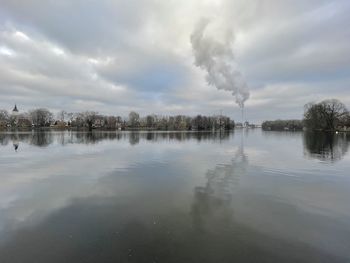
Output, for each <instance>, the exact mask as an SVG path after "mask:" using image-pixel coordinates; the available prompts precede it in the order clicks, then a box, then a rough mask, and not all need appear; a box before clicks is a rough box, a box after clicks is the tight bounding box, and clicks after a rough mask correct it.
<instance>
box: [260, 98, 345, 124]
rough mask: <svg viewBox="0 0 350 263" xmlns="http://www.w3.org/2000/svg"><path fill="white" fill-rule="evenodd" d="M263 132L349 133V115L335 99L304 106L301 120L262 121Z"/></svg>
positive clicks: (343, 106)
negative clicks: (338, 131) (304, 130)
mask: <svg viewBox="0 0 350 263" xmlns="http://www.w3.org/2000/svg"><path fill="white" fill-rule="evenodd" d="M262 128H263V129H264V130H302V129H304V128H305V129H307V130H310V131H336V130H340V131H350V114H349V111H348V109H347V108H346V106H345V105H344V104H343V103H342V102H340V101H339V100H336V99H330V100H324V101H321V102H319V103H308V104H306V105H305V106H304V118H303V120H275V121H264V122H263V123H262Z"/></svg>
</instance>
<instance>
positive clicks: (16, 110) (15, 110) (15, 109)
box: [12, 104, 18, 112]
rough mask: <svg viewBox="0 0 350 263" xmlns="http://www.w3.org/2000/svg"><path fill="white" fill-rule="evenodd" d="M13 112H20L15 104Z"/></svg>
mask: <svg viewBox="0 0 350 263" xmlns="http://www.w3.org/2000/svg"><path fill="white" fill-rule="evenodd" d="M12 112H18V109H17V105H16V104H15V107H14V108H13V110H12Z"/></svg>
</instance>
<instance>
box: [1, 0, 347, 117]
mask: <svg viewBox="0 0 350 263" xmlns="http://www.w3.org/2000/svg"><path fill="white" fill-rule="evenodd" d="M349 11H350V4H349V2H348V1H346V0H335V1H323V0H321V1H319V0H310V1H295V0H294V1H292V0H286V1H273V0H264V1H254V2H247V1H244V0H235V1H230V0H221V1H213V2H211V1H201V0H193V1H187V0H178V1H157V0H131V1H122V0H115V1H112V0H101V1H97V0H91V1H83V0H77V1H68V0H61V1H39V0H28V1H21V0H2V1H1V10H0V93H1V96H0V108H7V109H9V108H10V107H12V104H14V103H18V104H20V105H19V106H20V108H22V109H29V108H32V107H36V106H41V107H48V108H51V109H54V110H56V109H60V107H61V108H65V109H66V110H72V111H78V110H98V111H100V112H103V113H109V114H121V115H123V114H127V112H128V111H129V110H138V111H140V112H141V113H142V114H147V113H160V114H177V113H186V114H190V115H193V114H197V113H203V114H214V113H217V112H218V111H219V110H220V109H223V110H224V112H226V113H227V114H230V115H231V116H232V117H234V118H236V119H238V120H239V119H240V113H239V110H238V107H237V106H235V105H234V101H233V99H232V97H231V96H227V94H225V93H223V92H220V91H216V90H215V89H213V90H211V89H210V88H209V87H208V86H207V84H206V83H205V76H204V75H203V74H202V73H201V72H200V71H199V70H198V69H196V68H195V66H194V57H193V54H192V50H191V45H190V34H191V32H192V31H193V29H194V26H195V24H196V23H197V22H198V20H199V19H200V18H201V17H203V16H204V17H211V18H212V19H214V20H215V19H217V20H218V21H219V22H220V23H222V25H223V27H232V28H233V30H234V33H235V36H236V39H235V41H234V43H233V46H232V48H233V50H234V53H235V54H236V60H237V63H238V65H239V67H240V69H242V73H243V75H244V76H245V78H246V80H247V83H248V85H249V86H250V87H251V98H250V100H249V101H247V107H246V112H247V118H249V119H250V120H253V121H261V120H264V119H267V118H277V117H279V118H283V116H281V115H282V114H283V115H284V116H285V117H286V118H287V117H288V118H300V117H301V114H302V110H303V105H304V103H307V102H308V101H309V100H313V99H314V98H316V99H322V98H326V97H336V98H339V99H341V100H343V101H344V102H345V103H346V104H347V105H348V106H349V103H350V99H349V97H350V95H349V83H350V80H349V77H348V76H349V72H350V62H349V61H350V48H349V47H348V46H349V45H348V43H349V41H350V28H349V27H348V26H347V25H348V24H349V23H350V18H349V16H348V13H349ZM16 31H17V36H16ZM218 31H220V30H218ZM217 33H220V32H217ZM25 35H27V37H28V39H25ZM214 37H215V36H214ZM286 98H288V101H286ZM280 109H283V111H281V110H280Z"/></svg>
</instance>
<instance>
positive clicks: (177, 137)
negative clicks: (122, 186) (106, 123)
mask: <svg viewBox="0 0 350 263" xmlns="http://www.w3.org/2000/svg"><path fill="white" fill-rule="evenodd" d="M230 134H232V133H230V132H171V131H170V132H157V131H149V132H144V131H131V132H119V131H92V132H79V131H33V132H14V133H0V145H2V146H6V145H7V144H9V143H11V141H12V143H13V144H14V145H15V144H16V145H19V143H20V142H23V143H26V144H30V145H34V146H39V147H46V146H49V145H51V144H52V143H54V142H56V143H58V144H61V145H63V146H64V145H69V144H96V143H99V142H102V141H108V140H110V141H112V140H118V141H119V140H126V141H128V142H129V144H130V145H137V144H139V143H140V142H141V141H153V142H157V141H188V140H193V139H195V140H197V141H198V142H200V141H209V140H211V141H216V140H220V141H223V140H227V139H229V136H230ZM17 148H18V147H17Z"/></svg>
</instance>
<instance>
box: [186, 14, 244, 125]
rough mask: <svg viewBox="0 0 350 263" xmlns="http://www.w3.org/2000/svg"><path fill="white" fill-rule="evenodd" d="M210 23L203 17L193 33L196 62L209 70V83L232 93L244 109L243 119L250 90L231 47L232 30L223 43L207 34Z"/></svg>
mask: <svg viewBox="0 0 350 263" xmlns="http://www.w3.org/2000/svg"><path fill="white" fill-rule="evenodd" d="M209 24H210V21H209V20H208V19H202V20H201V21H200V22H199V23H198V25H197V26H196V28H195V30H194V31H193V33H192V35H191V43H192V48H193V53H194V57H195V64H196V66H198V67H200V68H201V69H204V70H205V71H206V72H207V76H206V79H207V82H208V84H209V85H211V86H215V87H216V88H217V89H218V90H226V91H230V92H231V93H232V95H233V96H234V97H235V101H236V103H237V104H238V105H239V107H240V108H241V109H242V121H243V108H244V102H245V101H246V100H247V99H248V98H249V90H248V86H247V84H246V82H245V80H244V78H243V76H242V74H241V72H240V71H239V70H238V66H237V63H236V62H235V59H234V54H233V51H232V48H231V43H232V39H233V34H232V30H231V31H228V32H226V35H225V36H226V38H225V41H224V43H221V42H218V41H216V40H215V39H213V38H211V37H209V36H206V35H205V31H206V28H207V26H208V25H209Z"/></svg>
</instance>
